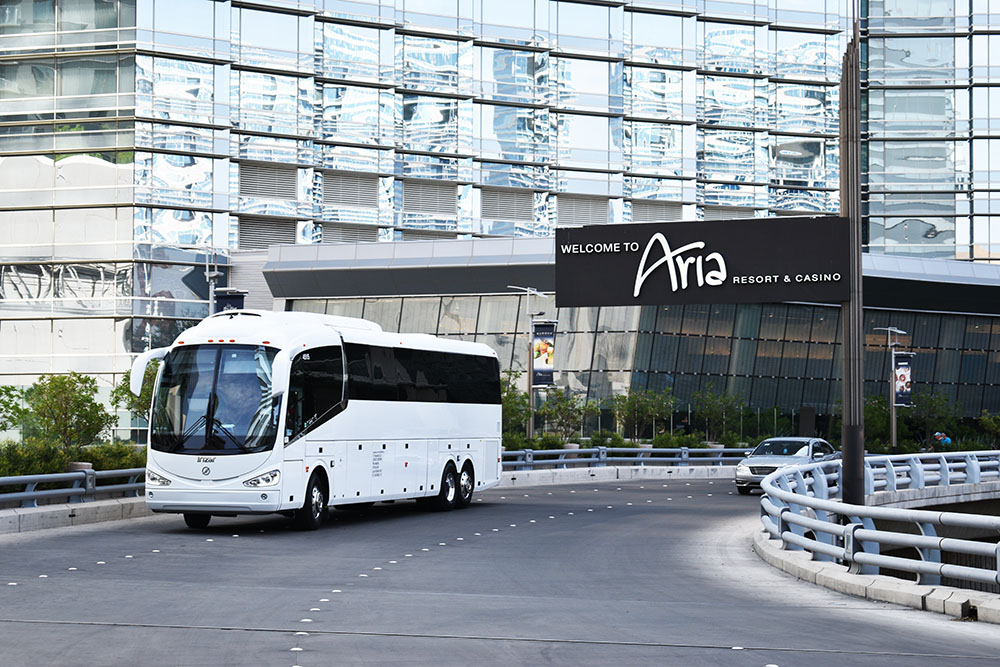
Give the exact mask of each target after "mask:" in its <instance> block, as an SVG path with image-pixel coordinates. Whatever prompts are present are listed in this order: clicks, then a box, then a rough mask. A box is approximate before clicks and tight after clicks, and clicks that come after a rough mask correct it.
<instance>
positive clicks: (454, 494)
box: [434, 463, 458, 512]
mask: <svg viewBox="0 0 1000 667" xmlns="http://www.w3.org/2000/svg"><path fill="white" fill-rule="evenodd" d="M457 499H458V474H457V473H456V472H455V466H453V465H452V464H450V463H449V464H448V465H447V467H445V469H444V473H443V474H442V475H441V490H440V491H439V492H438V494H437V497H436V498H434V509H436V510H437V511H439V512H447V511H448V510H450V509H454V508H455V505H456V503H457Z"/></svg>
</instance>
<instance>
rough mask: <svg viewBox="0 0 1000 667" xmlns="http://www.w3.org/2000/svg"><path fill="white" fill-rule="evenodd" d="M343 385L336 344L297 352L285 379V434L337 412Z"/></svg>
mask: <svg viewBox="0 0 1000 667" xmlns="http://www.w3.org/2000/svg"><path fill="white" fill-rule="evenodd" d="M343 387H344V369H343V361H342V359H341V354H340V348H339V347H321V348H317V349H315V350H309V351H308V352H303V353H302V354H300V355H299V356H297V357H296V358H295V360H294V361H293V362H292V370H291V374H290V376H289V381H288V414H287V416H286V417H285V436H286V437H287V438H289V439H292V438H295V437H297V436H298V435H300V434H301V433H304V432H306V431H308V430H309V429H311V428H313V427H315V426H317V425H319V424H322V423H323V422H325V421H326V420H328V419H330V417H332V416H334V415H335V414H336V413H337V412H339V411H340V409H341V407H342V404H343Z"/></svg>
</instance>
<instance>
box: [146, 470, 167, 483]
mask: <svg viewBox="0 0 1000 667" xmlns="http://www.w3.org/2000/svg"><path fill="white" fill-rule="evenodd" d="M146 486H170V480H169V479H167V478H166V477H164V476H163V475H157V474H156V473H155V472H153V471H152V470H150V469H149V468H147V469H146Z"/></svg>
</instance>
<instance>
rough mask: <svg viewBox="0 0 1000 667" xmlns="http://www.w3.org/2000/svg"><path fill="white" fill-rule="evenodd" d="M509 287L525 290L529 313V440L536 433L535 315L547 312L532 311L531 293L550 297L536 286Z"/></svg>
mask: <svg viewBox="0 0 1000 667" xmlns="http://www.w3.org/2000/svg"><path fill="white" fill-rule="evenodd" d="M507 289H516V290H521V291H522V292H524V310H525V311H526V312H527V314H528V362H527V365H528V429H527V434H528V440H531V438H532V437H533V436H534V435H535V391H534V387H533V386H532V385H533V380H534V378H533V377H532V373H533V372H534V365H533V359H532V353H533V352H534V349H535V344H534V341H533V340H532V338H533V337H534V334H535V315H544V314H545V313H542V312H538V313H533V312H531V295H532V294H534V295H535V296H540V297H541V298H543V299H547V298H549V297H547V296H545V295H544V294H542V293H541V292H539V291H538V290H536V289H535V288H534V287H520V286H518V285H507Z"/></svg>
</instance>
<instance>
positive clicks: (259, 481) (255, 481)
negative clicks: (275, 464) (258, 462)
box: [243, 470, 281, 488]
mask: <svg viewBox="0 0 1000 667" xmlns="http://www.w3.org/2000/svg"><path fill="white" fill-rule="evenodd" d="M279 479H281V472H280V471H278V470H272V471H270V472H266V473H264V474H263V475H257V476H256V477H251V478H250V479H248V480H247V481H245V482H243V486H250V487H253V488H258V487H261V486H274V485H276V484H277V483H278V480H279Z"/></svg>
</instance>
